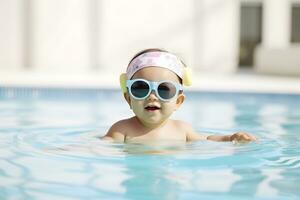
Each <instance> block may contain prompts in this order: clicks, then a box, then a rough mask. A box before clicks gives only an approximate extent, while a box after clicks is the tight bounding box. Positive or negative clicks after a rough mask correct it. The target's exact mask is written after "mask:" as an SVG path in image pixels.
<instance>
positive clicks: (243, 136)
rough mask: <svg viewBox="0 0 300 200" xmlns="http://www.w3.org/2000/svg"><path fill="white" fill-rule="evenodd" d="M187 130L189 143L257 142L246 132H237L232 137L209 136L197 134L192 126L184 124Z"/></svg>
mask: <svg viewBox="0 0 300 200" xmlns="http://www.w3.org/2000/svg"><path fill="white" fill-rule="evenodd" d="M184 125H185V129H186V130H187V136H186V138H187V141H198V140H211V141H216V142H231V141H237V142H250V141H257V138H256V137H255V136H253V135H251V134H248V133H245V132H237V133H234V134H232V135H207V134H203V133H196V132H195V131H194V130H193V128H192V126H190V125H188V124H184Z"/></svg>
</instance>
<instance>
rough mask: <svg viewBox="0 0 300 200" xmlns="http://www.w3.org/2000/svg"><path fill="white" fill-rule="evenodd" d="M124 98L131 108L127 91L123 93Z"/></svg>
mask: <svg viewBox="0 0 300 200" xmlns="http://www.w3.org/2000/svg"><path fill="white" fill-rule="evenodd" d="M123 95H124V98H125V100H126V101H127V103H128V105H129V107H130V109H131V100H130V96H129V95H128V92H126V93H123Z"/></svg>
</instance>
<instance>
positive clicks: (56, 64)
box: [0, 0, 300, 93]
mask: <svg viewBox="0 0 300 200" xmlns="http://www.w3.org/2000/svg"><path fill="white" fill-rule="evenodd" d="M154 47H158V48H163V49H166V50H169V51H171V52H173V53H175V54H177V55H179V56H180V57H181V58H182V59H183V60H184V61H185V63H186V64H187V65H188V66H189V67H191V68H192V70H193V72H194V82H195V84H194V88H196V89H207V90H220V89H227V90H245V91H253V90H255V91H256V90H260V91H278V92H297V93H300V80H299V79H300V0H185V1H182V0H163V1H161V0H151V1H146V0H124V1H120V0H0V86H47V87H48V86H49V87H50V86H72V87H118V78H119V74H120V73H122V72H124V71H125V69H126V66H127V64H128V62H129V60H130V59H131V58H132V56H133V55H134V54H135V53H137V52H138V51H140V50H143V49H145V48H154Z"/></svg>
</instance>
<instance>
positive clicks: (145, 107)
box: [126, 67, 184, 127]
mask: <svg viewBox="0 0 300 200" xmlns="http://www.w3.org/2000/svg"><path fill="white" fill-rule="evenodd" d="M138 78H141V79H146V80H148V81H155V82H159V81H173V82H177V83H179V78H178V76H177V75H176V74H175V73H173V72H172V71H170V70H168V69H165V68H160V67H146V68H143V69H141V70H139V71H137V72H136V73H135V74H134V76H133V77H132V79H138ZM126 100H127V102H128V103H129V105H130V107H131V109H132V110H133V112H134V113H135V115H136V116H137V117H138V118H139V120H140V121H141V122H142V123H143V124H144V125H145V126H147V127H153V126H157V125H159V124H161V123H163V122H164V121H165V120H166V119H168V118H169V117H170V115H171V114H172V113H173V112H174V111H175V110H176V109H178V108H179V107H180V105H181V104H182V103H183V101H184V95H183V94H179V95H178V96H177V97H175V98H173V99H171V100H170V101H162V100H160V99H159V98H158V97H157V96H156V94H155V92H154V91H152V92H151V94H150V95H149V96H148V97H147V98H146V99H144V100H136V99H134V98H132V97H131V96H130V95H129V94H128V93H126ZM153 106H154V107H155V109H149V107H153Z"/></svg>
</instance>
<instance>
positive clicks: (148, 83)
mask: <svg viewBox="0 0 300 200" xmlns="http://www.w3.org/2000/svg"><path fill="white" fill-rule="evenodd" d="M120 84H121V89H122V91H123V94H124V97H125V99H126V101H127V103H128V105H129V107H130V108H131V109H132V111H133V112H134V114H135V116H134V117H131V118H128V119H123V120H120V121H118V122H116V123H115V124H113V125H112V126H111V128H110V129H109V130H108V132H107V134H106V135H105V136H104V137H103V139H106V140H113V141H116V142H131V143H146V142H161V141H168V142H170V141H171V142H190V141H197V140H213V141H237V142H248V141H254V140H256V138H255V137H254V136H252V135H250V134H247V133H244V132H238V133H234V134H232V135H206V134H201V133H196V132H195V131H194V130H193V128H192V127H191V125H189V124H188V123H186V122H183V121H180V120H173V119H170V116H171V114H172V113H173V112H174V111H176V110H177V109H179V108H180V106H181V105H182V104H183V102H184V99H185V96H184V93H183V85H184V86H189V85H191V78H190V72H189V69H188V68H187V67H186V66H185V64H184V63H183V62H182V61H181V60H180V59H178V58H177V57H176V56H175V55H174V54H172V53H169V52H167V51H165V50H161V49H146V50H144V51H142V52H140V53H138V54H137V55H135V56H134V57H133V59H132V60H131V61H130V62H129V64H128V67H127V71H126V74H121V76H120Z"/></svg>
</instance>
